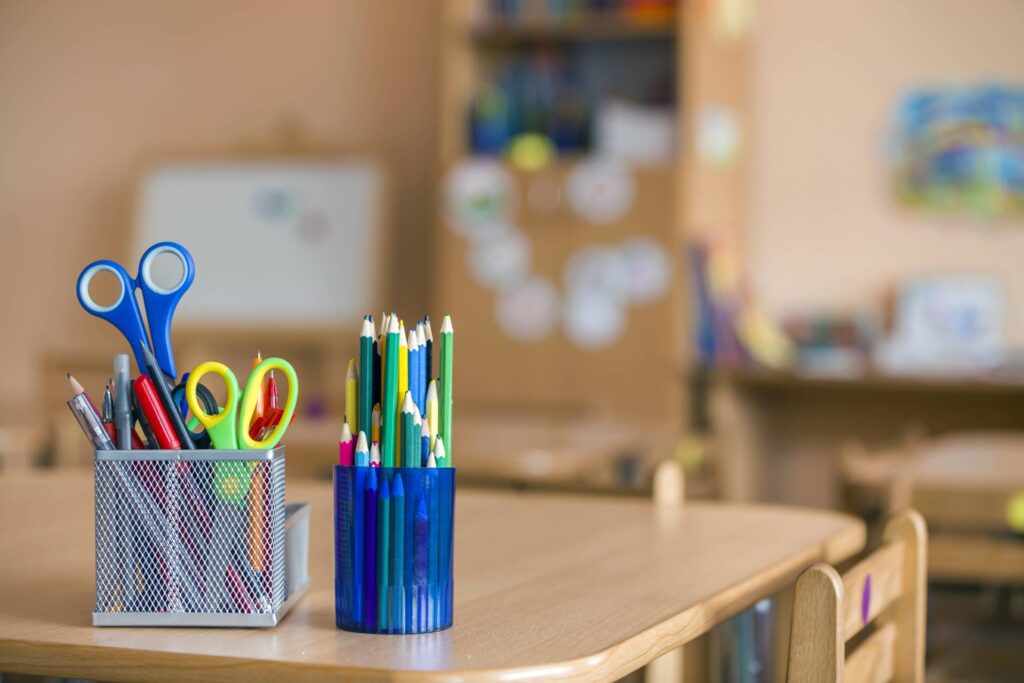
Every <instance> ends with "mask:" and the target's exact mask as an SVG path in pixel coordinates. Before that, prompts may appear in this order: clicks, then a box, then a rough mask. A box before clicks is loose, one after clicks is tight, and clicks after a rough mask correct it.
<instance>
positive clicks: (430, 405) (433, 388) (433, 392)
mask: <svg viewBox="0 0 1024 683" xmlns="http://www.w3.org/2000/svg"><path fill="white" fill-rule="evenodd" d="M439 408H440V406H439V404H438V400H437V381H436V380H431V381H430V387H429V388H428V389H427V425H429V427H430V449H431V450H433V449H434V443H435V442H436V441H437V420H438V418H437V413H438V410H439Z"/></svg>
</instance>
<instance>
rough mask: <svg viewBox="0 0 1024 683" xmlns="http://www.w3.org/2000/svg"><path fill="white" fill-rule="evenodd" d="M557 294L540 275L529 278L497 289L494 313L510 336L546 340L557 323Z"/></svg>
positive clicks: (523, 339) (500, 325) (533, 340)
mask: <svg viewBox="0 0 1024 683" xmlns="http://www.w3.org/2000/svg"><path fill="white" fill-rule="evenodd" d="M558 309H559V301H558V293H557V292H556V291H555V288H554V287H553V286H552V285H551V283H550V282H548V281H547V280H546V279H545V278H542V277H532V278H530V279H528V280H526V281H524V282H522V283H520V284H518V285H515V286H513V287H511V288H509V289H504V290H501V291H499V292H498V294H497V297H496V299H495V316H496V317H497V320H498V326H499V327H501V330H502V332H504V333H505V334H506V335H508V336H509V337H510V338H511V339H514V340H516V341H519V342H524V343H530V342H538V341H541V340H543V339H546V338H547V337H548V336H550V334H551V332H552V331H554V329H555V326H556V325H557V324H558V314H559V310H558Z"/></svg>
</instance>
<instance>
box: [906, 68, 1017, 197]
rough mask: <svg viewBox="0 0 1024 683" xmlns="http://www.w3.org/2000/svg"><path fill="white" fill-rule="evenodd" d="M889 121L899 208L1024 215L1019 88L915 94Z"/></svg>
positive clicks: (927, 91) (985, 88) (936, 91)
mask: <svg viewBox="0 0 1024 683" xmlns="http://www.w3.org/2000/svg"><path fill="white" fill-rule="evenodd" d="M895 118H896V121H895V124H894V130H893V135H892V142H891V155H892V173H893V180H894V185H895V189H896V194H897V196H898V197H899V198H900V199H901V200H902V201H903V202H904V203H906V204H909V205H914V206H920V207H925V208H928V209H934V210H937V211H941V212H945V213H961V214H970V215H975V216H982V217H993V216H1006V215H1016V216H1020V215H1021V214H1024V88H1016V89H1010V88H1006V87H1001V86H977V87H973V88H966V89H944V90H943V89H934V90H919V91H916V92H912V93H910V94H909V95H908V96H907V97H905V98H904V99H903V101H902V102H901V103H900V104H899V107H898V111H897V113H896V116H895Z"/></svg>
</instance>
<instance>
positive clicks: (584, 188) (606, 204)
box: [566, 159, 636, 225]
mask: <svg viewBox="0 0 1024 683" xmlns="http://www.w3.org/2000/svg"><path fill="white" fill-rule="evenodd" d="M635 193H636V188H635V187H634V183H633V173H632V171H631V170H630V168H629V166H627V165H626V164H623V163H621V162H618V161H612V160H610V159H591V160H588V161H583V162H580V163H579V164H577V165H576V168H575V169H573V171H572V172H571V173H570V174H569V177H568V179H567V185H566V194H567V196H568V200H569V206H570V207H571V208H572V210H573V211H574V212H576V213H577V214H578V215H580V216H581V217H583V218H585V219H586V220H588V221H590V222H591V223H596V224H599V225H606V224H609V223H614V222H615V221H617V220H619V219H620V218H622V217H623V216H625V215H626V214H627V213H628V212H629V209H630V207H632V206H633V196H634V194H635Z"/></svg>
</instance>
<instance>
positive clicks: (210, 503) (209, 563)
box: [93, 446, 309, 627]
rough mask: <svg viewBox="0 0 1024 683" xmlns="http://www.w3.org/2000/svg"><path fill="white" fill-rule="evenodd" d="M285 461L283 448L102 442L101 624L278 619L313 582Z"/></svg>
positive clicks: (97, 617)
mask: <svg viewBox="0 0 1024 683" xmlns="http://www.w3.org/2000/svg"><path fill="white" fill-rule="evenodd" d="M284 465H285V461H284V447H283V446H278V447H277V448H275V449H274V450H270V451H251V450H250V451H218V450H197V451H169V450H159V451H158V450H151V451H97V452H96V456H95V465H94V467H95V483H96V606H95V610H94V611H93V624H94V625H96V626H235V627H245V626H249V627H268V626H274V625H276V624H277V622H278V621H279V620H280V619H281V617H283V616H284V614H285V612H287V611H288V609H289V608H290V607H291V606H292V604H293V603H294V602H295V601H296V600H297V599H298V598H299V597H300V595H301V594H302V593H303V592H305V589H306V587H307V586H308V577H307V576H306V574H305V572H306V562H305V558H306V555H307V553H308V533H309V526H308V522H304V523H294V522H295V519H297V518H302V519H308V506H306V505H301V506H289V508H290V509H289V510H288V511H287V514H286V509H285V497H284ZM286 516H288V517H289V519H288V520H286ZM289 558H290V561H291V562H292V564H294V565H295V566H294V567H292V572H291V574H292V575H291V576H289V575H288V573H289V572H288V570H289V567H288V563H289ZM296 570H298V572H299V573H301V576H297V575H295V572H296Z"/></svg>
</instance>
